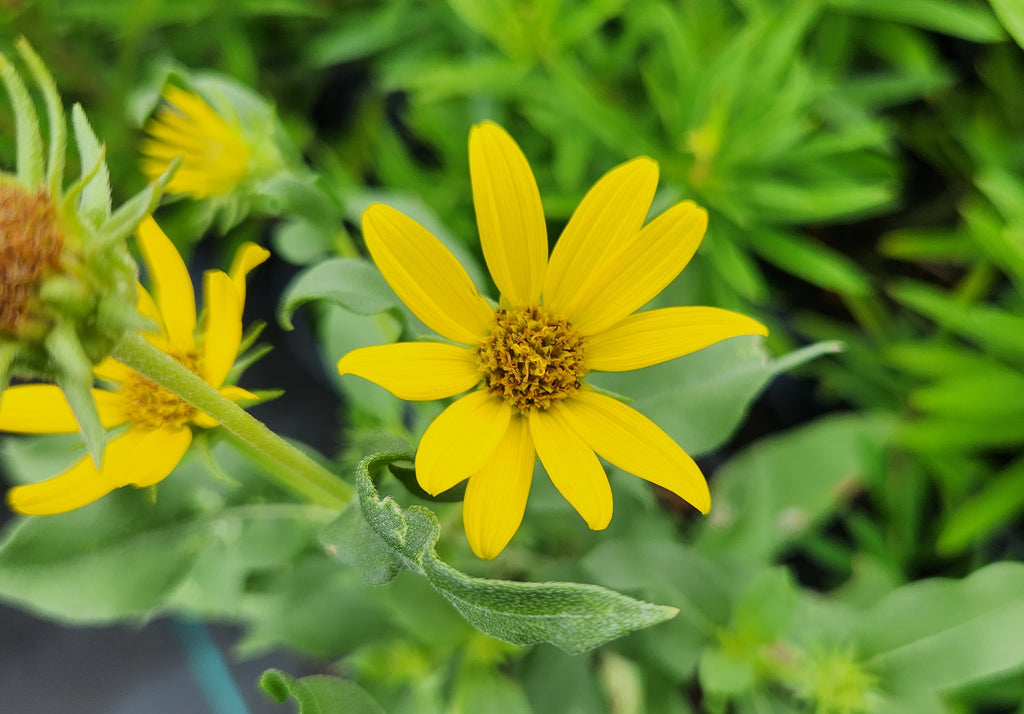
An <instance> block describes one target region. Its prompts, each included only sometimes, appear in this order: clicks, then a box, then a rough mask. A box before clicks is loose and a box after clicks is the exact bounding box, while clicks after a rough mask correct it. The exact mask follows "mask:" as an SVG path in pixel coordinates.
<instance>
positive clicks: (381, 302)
mask: <svg viewBox="0 0 1024 714" xmlns="http://www.w3.org/2000/svg"><path fill="white" fill-rule="evenodd" d="M313 300H327V301H329V302H332V303H335V304H337V305H340V306H341V307H343V308H345V309H346V310H348V311H349V312H354V313H356V314H357V315H375V314H377V313H378V312H383V311H384V310H388V309H390V308H393V307H397V306H398V298H396V297H395V294H394V292H392V290H391V288H390V287H388V284H387V283H386V282H384V278H383V276H381V274H380V272H378V270H377V269H376V268H375V267H374V266H373V265H372V264H370V263H368V262H367V261H365V260H358V259H354V258H332V259H331V260H325V261H324V262H322V263H319V264H317V265H315V266H313V267H312V268H310V269H309V270H306V271H305V272H303V273H301V274H299V276H298V277H296V278H295V280H293V281H292V283H291V285H289V286H288V288H287V289H286V290H285V292H284V296H283V297H282V298H281V304H280V307H279V308H278V313H277V318H278V321H279V322H280V323H281V325H282V326H283V327H284V328H285V329H287V330H290V329H292V327H293V326H292V319H291V318H292V315H293V314H294V312H295V310H296V309H298V308H299V307H300V306H301V305H304V304H305V303H307V302H311V301H313Z"/></svg>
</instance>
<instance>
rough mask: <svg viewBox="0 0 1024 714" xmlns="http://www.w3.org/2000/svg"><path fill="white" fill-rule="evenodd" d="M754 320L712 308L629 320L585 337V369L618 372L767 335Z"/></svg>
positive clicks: (643, 315) (673, 309) (676, 310)
mask: <svg viewBox="0 0 1024 714" xmlns="http://www.w3.org/2000/svg"><path fill="white" fill-rule="evenodd" d="M767 334H768V328H767V327H765V326H764V325H762V324H761V323H760V322H758V321H757V320H754V319H753V318H750V317H747V316H746V315H741V314H739V313H738V312H732V311H731V310H721V309H719V308H716V307H667V308H663V309H661V310H649V311H648V312H640V313H637V314H635V315H630V316H629V317H627V318H626V319H625V320H623V321H622V322H620V323H618V324H617V325H615V326H614V327H612V328H609V329H607V330H605V331H604V332H600V333H598V334H596V335H593V336H591V337H589V338H587V343H586V345H587V346H586V360H587V369H596V370H601V371H606V372H622V371H625V370H630V369H640V368H641V367H649V366H651V365H652V364H658V363H659V362H664V361H665V360H670V359H675V358H676V357H681V356H682V355H687V354H690V353H691V352H696V351H697V350H702V349H704V348H705V347H707V346H708V345H713V344H714V343H716V342H719V341H721V340H725V339H728V338H730V337H736V336H737V335H767Z"/></svg>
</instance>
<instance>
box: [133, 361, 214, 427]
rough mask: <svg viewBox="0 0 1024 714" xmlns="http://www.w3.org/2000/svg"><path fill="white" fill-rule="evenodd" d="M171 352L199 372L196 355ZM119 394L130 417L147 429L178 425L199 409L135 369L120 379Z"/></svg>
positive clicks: (192, 369) (134, 422)
mask: <svg viewBox="0 0 1024 714" xmlns="http://www.w3.org/2000/svg"><path fill="white" fill-rule="evenodd" d="M171 356H172V357H174V358H175V359H176V360H178V361H179V362H181V363H182V364H183V365H185V366H186V367H188V368H189V369H190V370H191V371H192V372H196V370H197V362H198V359H197V357H196V355H194V354H186V355H171ZM119 394H120V395H121V399H122V400H123V402H122V403H123V405H124V409H125V412H126V413H127V415H128V419H129V420H130V421H131V422H132V423H133V424H135V425H137V426H140V427H142V428H144V429H160V428H162V427H165V426H175V427H178V426H181V425H183V424H184V423H185V422H187V421H188V420H189V419H191V418H192V417H193V416H195V413H196V408H195V407H193V406H192V405H191V404H189V403H188V402H186V401H183V400H182V399H181V398H180V397H178V395H176V394H174V393H173V392H170V391H168V390H166V389H164V388H163V387H161V386H160V385H159V384H156V383H155V382H151V381H150V380H148V379H146V378H145V377H143V376H142V375H141V374H138V373H137V372H132V374H131V376H129V377H128V379H126V380H125V381H124V382H122V383H121V389H120V392H119Z"/></svg>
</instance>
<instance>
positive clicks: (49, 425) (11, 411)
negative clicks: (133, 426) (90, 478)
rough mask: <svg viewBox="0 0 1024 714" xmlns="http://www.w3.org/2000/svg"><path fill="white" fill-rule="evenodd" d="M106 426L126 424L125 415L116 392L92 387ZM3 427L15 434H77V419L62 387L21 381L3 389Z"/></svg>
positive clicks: (0, 402) (0, 424)
mask: <svg viewBox="0 0 1024 714" xmlns="http://www.w3.org/2000/svg"><path fill="white" fill-rule="evenodd" d="M92 396H93V399H94V400H95V401H96V408H97V410H99V413H100V421H101V422H102V423H103V426H104V427H106V428H108V429H109V428H110V427H113V426H117V425H118V424H123V423H124V422H125V416H124V413H123V412H122V409H121V400H120V398H119V397H118V396H117V394H116V393H112V392H106V391H103V390H101V389H94V390H92ZM0 431H10V432H14V433H16V434H75V433H77V432H78V421H77V420H76V419H75V415H74V413H73V412H72V411H71V407H70V406H68V402H67V399H65V398H64V392H63V391H61V389H60V387H57V386H55V385H53V384H22V385H18V386H15V387H8V388H7V389H5V390H4V391H3V392H2V393H0Z"/></svg>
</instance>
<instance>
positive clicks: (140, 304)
mask: <svg viewBox="0 0 1024 714" xmlns="http://www.w3.org/2000/svg"><path fill="white" fill-rule="evenodd" d="M135 290H136V292H137V293H138V297H137V298H136V300H135V309H136V310H138V311H139V314H140V315H142V316H143V317H144V318H146V319H147V320H152V321H153V324H154V325H155V326H156V332H157V333H159V334H162V335H166V334H167V329H166V328H165V327H164V319H163V318H162V317H161V316H160V308H158V307H157V306H156V301H155V300H153V296H152V295H150V294H149V291H148V290H146V288H144V287H142V283H135Z"/></svg>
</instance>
